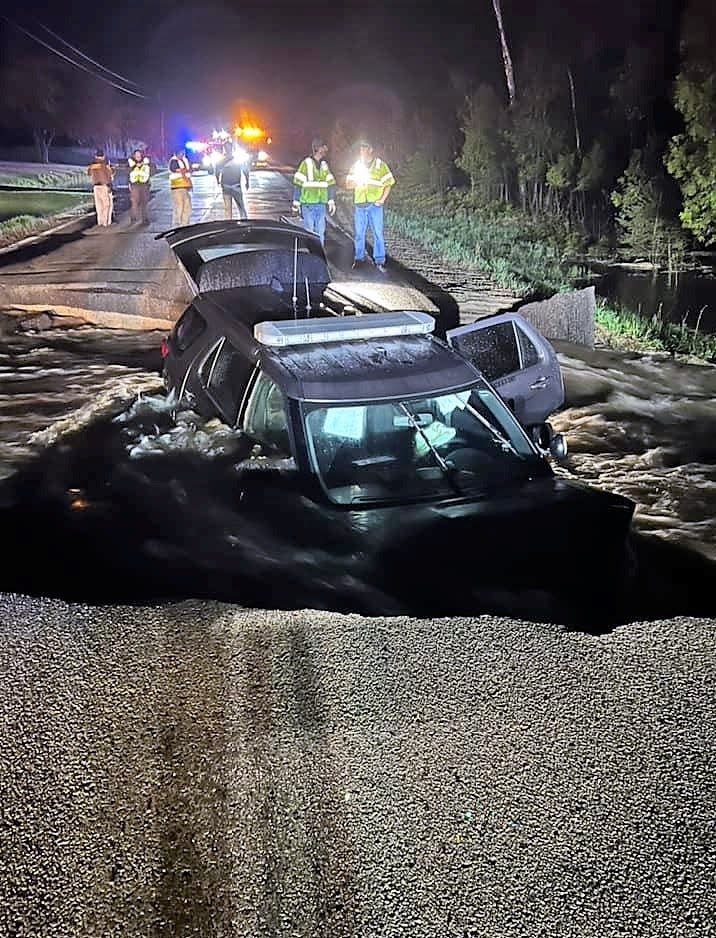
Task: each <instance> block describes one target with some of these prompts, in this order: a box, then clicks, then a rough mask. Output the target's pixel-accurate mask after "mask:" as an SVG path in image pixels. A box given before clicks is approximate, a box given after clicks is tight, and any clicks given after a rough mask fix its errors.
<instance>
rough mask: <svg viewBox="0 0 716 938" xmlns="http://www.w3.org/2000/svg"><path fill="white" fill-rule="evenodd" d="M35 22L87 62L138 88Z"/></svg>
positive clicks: (46, 27) (128, 79)
mask: <svg viewBox="0 0 716 938" xmlns="http://www.w3.org/2000/svg"><path fill="white" fill-rule="evenodd" d="M35 22H36V23H37V25H38V26H39V27H40V28H41V29H44V30H45V32H46V33H49V34H50V35H51V36H52V37H54V38H55V39H57V40H58V41H59V42H61V43H62V44H63V45H65V46H67V48H68V49H72V51H73V52H75V53H76V54H77V55H80V56H82V58H83V59H86V60H87V61H88V62H91V63H92V64H93V65H96V66H97V68H101V69H102V71H103V72H107V74H108V75H112V76H113V77H114V78H118V79H119V80H120V81H123V82H124V83H125V85H134V87H135V88H139V85H138V84H137V83H136V81H132V80H131V79H130V78H125V77H124V75H118V74H117V72H113V71H112V69H111V68H107V67H106V66H104V65H102V64H101V62H96V61H95V60H94V59H93V58H91V57H90V56H89V55H86V54H85V53H84V52H82V50H81V49H77V48H76V47H75V46H73V45H72V43H70V42H68V41H67V40H66V39H63V38H62V36H58V35H57V33H54V32H53V31H52V30H51V29H50V28H49V26H45V25H44V23H41V22H40V21H39V20H35Z"/></svg>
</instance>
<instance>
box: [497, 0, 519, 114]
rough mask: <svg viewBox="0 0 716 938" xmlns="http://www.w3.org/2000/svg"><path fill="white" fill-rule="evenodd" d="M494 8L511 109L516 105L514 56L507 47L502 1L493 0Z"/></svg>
mask: <svg viewBox="0 0 716 938" xmlns="http://www.w3.org/2000/svg"><path fill="white" fill-rule="evenodd" d="M492 7H493V9H494V11H495V19H496V20H497V29H498V31H499V33H500V49H501V51H502V64H503V65H504V67H505V80H506V81H507V93H508V95H509V98H510V107H512V106H513V105H514V103H515V70H514V68H513V67H512V56H511V55H510V47H509V46H508V45H507V36H506V34H505V24H504V23H503V22H502V6H501V4H500V0H492Z"/></svg>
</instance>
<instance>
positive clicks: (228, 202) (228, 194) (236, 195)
mask: <svg viewBox="0 0 716 938" xmlns="http://www.w3.org/2000/svg"><path fill="white" fill-rule="evenodd" d="M244 178H245V179H246V188H247V189H248V188H249V174H248V171H247V169H246V163H242V162H241V160H239V159H238V158H237V157H236V156H233V157H232V158H231V159H230V160H228V161H227V162H226V163H223V164H222V165H221V166H218V167H217V171H216V181H217V182H218V184H219V185H220V186H221V192H222V195H223V196H224V216H225V217H226V218H233V214H234V202H236V207H237V208H238V210H239V218H248V217H249V215H248V212H247V211H246V200H245V199H244V190H243V188H242V182H243V180H244Z"/></svg>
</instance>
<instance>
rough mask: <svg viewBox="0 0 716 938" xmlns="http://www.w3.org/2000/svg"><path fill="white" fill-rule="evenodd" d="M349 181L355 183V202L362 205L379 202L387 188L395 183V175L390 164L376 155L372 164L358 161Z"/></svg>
mask: <svg viewBox="0 0 716 938" xmlns="http://www.w3.org/2000/svg"><path fill="white" fill-rule="evenodd" d="M348 181H349V182H352V183H354V185H355V189H354V195H353V200H354V202H355V203H356V204H358V205H362V204H363V203H364V202H377V201H378V199H379V198H380V197H381V195H382V194H383V190H384V189H385V188H387V187H388V186H393V185H395V176H393V174H392V173H391V171H390V167H389V166H388V164H387V163H384V162H383V160H381V159H380V157H377V156H376V158H375V159H374V160H373V162H372V163H371V164H370V166H364V165H363V164H361V163H356V164H355V166H354V167H353V168H352V169H351V171H350V173H349V174H348Z"/></svg>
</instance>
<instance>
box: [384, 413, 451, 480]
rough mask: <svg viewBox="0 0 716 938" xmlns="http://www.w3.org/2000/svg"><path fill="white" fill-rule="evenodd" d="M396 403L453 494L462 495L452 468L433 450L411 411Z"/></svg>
mask: <svg viewBox="0 0 716 938" xmlns="http://www.w3.org/2000/svg"><path fill="white" fill-rule="evenodd" d="M397 403H398V407H399V408H400V409H401V410H402V411H403V413H404V414H405V416H406V417H407V418H408V423H409V424H410V426H411V427H412V428H413V430H415V431H416V433H419V434H420V436H421V437H422V438H423V440H424V442H425V445H426V446H427V447H428V449H429V450H430V452H431V453H432V454H433V456H434V457H435V461H436V462H437V464H438V466H439V467H440V471H441V472H442V473H443V475H444V476H445V478H446V479H447V480H448V482H449V483H450V485H451V486H452V488H453V489H454V490H455V492H456V493H457V494H458V495H462V490H461V489H460V486H459V485H458V484H457V481H456V479H455V475H454V467H452V466H451V465H450V464H449V463H448V462H447V460H446V459H443V457H442V456H441V455H440V453H439V452H438V451H437V450H436V449H435V447H434V446H433V444H432V442H431V441H430V439H429V437H428V435H427V433H426V432H425V431H424V430H423V428H422V427H421V426H420V424H419V423H418V421H417V420H416V419H415V414H413V413H412V411H411V410H410V409H409V408H408V407H407V406H406V405H405V404H404V403H403V402H402V401H398V402H397Z"/></svg>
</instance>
